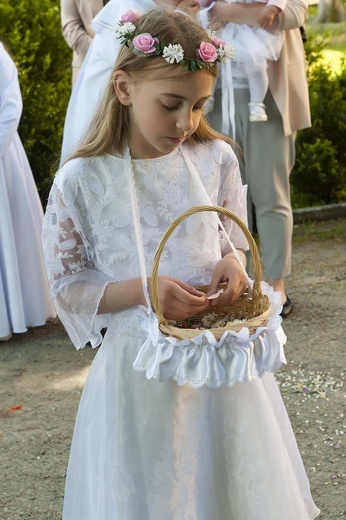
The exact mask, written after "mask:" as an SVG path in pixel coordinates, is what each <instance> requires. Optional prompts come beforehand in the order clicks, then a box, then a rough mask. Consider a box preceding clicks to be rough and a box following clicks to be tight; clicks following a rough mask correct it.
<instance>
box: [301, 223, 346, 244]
mask: <svg viewBox="0 0 346 520" xmlns="http://www.w3.org/2000/svg"><path fill="white" fill-rule="evenodd" d="M294 239H295V241H297V242H299V243H300V242H304V241H305V240H311V241H315V240H316V241H317V240H318V241H321V242H325V241H329V240H332V241H333V242H342V243H343V242H344V241H345V239H346V219H343V218H341V219H337V220H326V221H321V222H315V221H312V222H305V223H303V224H298V225H295V226H294Z"/></svg>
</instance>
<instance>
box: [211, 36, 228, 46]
mask: <svg viewBox="0 0 346 520" xmlns="http://www.w3.org/2000/svg"><path fill="white" fill-rule="evenodd" d="M212 43H213V45H215V47H222V48H224V46H225V45H226V44H227V42H225V40H221V38H216V37H215V38H213V39H212Z"/></svg>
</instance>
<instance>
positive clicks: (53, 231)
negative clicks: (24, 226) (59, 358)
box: [42, 184, 114, 349]
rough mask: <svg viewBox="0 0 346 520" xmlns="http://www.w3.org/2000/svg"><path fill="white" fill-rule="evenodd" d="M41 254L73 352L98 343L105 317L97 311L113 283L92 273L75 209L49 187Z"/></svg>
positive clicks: (93, 270) (79, 220) (85, 241)
mask: <svg viewBox="0 0 346 520" xmlns="http://www.w3.org/2000/svg"><path fill="white" fill-rule="evenodd" d="M42 242H43V250H44V256H45V262H46V268H47V274H48V279H49V283H50V286H51V294H52V297H53V299H54V302H55V305H56V309H57V312H58V315H59V318H60V319H61V321H62V323H63V325H64V327H65V328H66V330H67V332H68V334H69V336H70V338H71V340H72V342H73V344H74V345H75V347H76V348H77V349H79V348H83V347H84V346H85V344H86V343H88V342H90V343H91V345H92V346H93V347H96V346H97V345H99V344H100V343H101V340H102V335H101V332H100V331H101V329H102V328H103V327H106V326H107V323H108V320H109V315H98V314H97V309H98V305H99V302H100V299H101V298H102V295H103V292H104V289H105V287H106V286H107V285H108V283H110V282H112V281H114V280H112V279H111V278H110V277H108V276H106V275H104V274H103V273H101V272H99V271H96V270H95V269H94V267H93V263H92V261H91V260H90V255H88V241H87V239H86V237H85V236H84V233H83V225H82V217H81V211H80V209H79V208H76V207H75V206H74V205H73V204H69V203H66V201H64V197H63V194H62V192H61V191H60V190H59V188H58V186H57V185H56V184H54V185H53V187H52V190H51V193H50V196H49V200H48V204H47V209H46V214H45V219H44V224H43V233H42Z"/></svg>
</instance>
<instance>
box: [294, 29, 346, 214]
mask: <svg viewBox="0 0 346 520" xmlns="http://www.w3.org/2000/svg"><path fill="white" fill-rule="evenodd" d="M325 45H326V41H325V40H324V39H323V38H322V39H321V38H320V37H317V38H313V37H312V36H311V35H309V38H308V41H307V43H306V52H307V60H308V82H309V95H310V107H311V117H312V126H311V128H308V129H306V130H303V131H301V132H299V133H298V136H297V142H296V152H297V154H296V155H297V157H296V164H295V167H294V169H293V172H292V177H291V186H292V190H291V193H292V204H293V207H296V208H300V207H309V206H316V205H323V204H333V203H338V202H344V201H345V200H346V147H345V135H346V62H345V60H343V62H342V64H341V73H340V75H335V73H333V71H332V70H331V68H330V67H329V66H328V65H327V64H326V63H325V61H324V60H323V55H322V50H323V48H324V47H325Z"/></svg>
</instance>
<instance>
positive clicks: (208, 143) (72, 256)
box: [43, 8, 319, 520]
mask: <svg viewBox="0 0 346 520" xmlns="http://www.w3.org/2000/svg"><path fill="white" fill-rule="evenodd" d="M133 16H134V17H133ZM118 36H119V37H120V39H121V40H122V42H124V43H125V45H123V46H122V48H121V50H120V53H119V56H118V58H117V61H116V63H115V66H114V69H113V84H112V85H109V86H108V87H107V89H106V93H105V97H104V100H103V102H102V105H101V107H100V109H99V111H98V113H97V115H96V117H95V119H94V121H93V123H92V126H91V128H90V132H89V135H88V136H87V138H86V141H85V143H84V145H83V146H82V147H81V148H80V149H79V151H77V153H76V154H75V155H74V156H73V157H72V158H71V159H70V160H68V161H67V162H66V164H65V165H64V166H63V167H62V168H61V169H60V171H59V172H58V174H57V176H56V178H55V181H54V185H53V187H52V190H51V194H50V198H49V203H48V206H47V212H46V218H45V224H44V233H43V240H44V249H45V255H46V264H47V268H48V271H49V273H50V281H51V286H52V293H53V295H54V298H55V302H56V305H57V308H58V313H59V316H60V318H61V319H62V321H63V323H64V325H65V327H66V329H67V331H68V332H69V334H70V337H71V339H72V341H73V343H74V345H75V346H76V348H82V347H84V346H85V344H86V343H87V342H90V343H91V345H92V346H94V347H96V346H98V345H100V344H101V346H100V349H99V351H98V353H97V355H96V356H95V359H94V361H93V363H92V366H91V369H90V373H89V375H88V378H87V381H86V384H85V388H84V391H83V396H82V398H81V402H80V406H79V411H78V415H77V420H76V426H75V431H74V436H73V441H72V447H71V454H70V460H69V466H68V472H67V481H66V493H65V501H64V512H63V518H64V520H178V519H179V520H212V519H213V520H214V519H215V520H240V519H241V520H278V518H280V520H310V519H312V518H315V517H316V516H317V515H318V513H319V511H318V509H317V508H316V507H315V505H314V503H313V500H312V498H311V494H310V489H309V483H308V480H307V477H306V474H305V471H304V467H303V464H302V461H301V458H300V455H299V451H298V448H297V445H296V443H295V439H294V435H293V432H292V429H291V426H290V423H289V420H288V417H287V414H286V411H285V408H284V405H283V402H282V400H281V397H280V394H279V391H278V388H277V386H276V383H275V380H274V377H273V375H272V374H270V373H266V374H263V367H264V366H266V370H269V371H270V370H275V367H277V366H279V365H280V363H281V359H282V354H281V351H280V345H279V343H280V341H279V339H280V338H281V339H282V336H283V333H282V330H281V327H280V322H281V320H280V318H278V317H277V315H278V313H279V312H280V307H279V306H277V307H278V308H277V309H276V311H275V313H276V315H275V316H274V317H273V319H271V322H270V323H271V325H270V326H268V327H265V329H266V333H267V334H268V338H269V337H271V346H272V349H267V352H266V353H265V350H266V349H265V348H262V346H263V341H262V340H260V339H259V338H257V336H256V338H257V339H258V341H257V339H255V336H254V339H253V341H250V342H249V341H248V342H247V343H246V342H244V348H243V347H242V346H241V344H242V338H243V337H245V336H246V332H245V329H244V330H243V331H242V332H241V333H239V334H238V333H236V334H234V335H233V336H232V338H233V339H235V342H236V344H237V346H236V347H235V348H234V350H233V352H232V353H231V354H232V356H233V357H234V361H235V362H234V363H233V362H232V363H231V362H230V361H229V358H230V356H229V355H228V354H229V351H227V348H226V350H225V349H224V350H222V348H221V347H220V352H222V353H224V354H225V360H224V362H223V363H224V370H223V371H222V370H221V368H222V367H221V365H220V363H218V361H217V359H216V357H217V354H216V350H217V348H216V347H218V346H220V344H221V341H220V343H218V344H217V345H212V344H205V342H204V343H203V345H202V344H201V345H199V346H192V345H185V346H186V348H185V347H184V345H181V344H180V343H179V342H178V340H175V338H166V337H164V336H163V335H162V334H161V333H159V332H158V330H157V328H156V325H157V324H156V321H157V320H156V317H155V314H154V312H153V308H152V303H151V297H152V287H151V278H150V277H148V276H147V273H148V274H150V272H151V268H152V264H153V257H154V253H155V250H156V247H157V245H158V243H159V242H160V239H161V238H162V235H163V234H164V232H165V230H166V229H167V227H168V225H169V224H170V223H172V222H173V221H174V220H175V219H176V218H177V217H178V216H179V215H180V214H181V213H182V212H184V211H185V210H187V209H189V208H190V207H191V206H196V205H203V204H205V203H206V202H208V203H209V204H212V205H218V206H223V207H225V208H228V209H230V210H232V211H233V212H234V213H236V214H237V215H238V216H239V217H240V218H241V219H243V220H245V219H246V202H245V201H246V187H244V186H242V183H241V179H240V174H239V168H238V163H237V160H236V157H235V154H234V152H233V151H232V149H231V147H230V146H229V144H227V143H226V142H224V141H223V140H220V139H219V136H218V134H216V133H215V132H214V131H212V130H211V128H210V127H209V126H208V125H207V124H206V122H205V120H204V118H203V115H202V112H203V107H204V105H205V103H206V102H207V100H208V98H209V97H210V95H211V92H212V88H213V84H214V81H215V78H216V74H217V62H218V61H219V60H221V59H226V58H227V55H228V52H229V49H228V48H227V46H218V47H215V46H214V45H213V43H212V42H211V40H210V39H209V38H208V36H207V34H206V33H205V31H204V30H203V29H202V28H201V27H200V26H199V25H198V24H196V23H195V22H194V21H193V20H192V19H190V18H189V17H188V16H186V15H184V14H182V13H181V12H176V11H172V10H169V9H163V8H157V9H154V10H152V11H150V12H149V13H147V14H146V15H143V16H141V17H139V18H137V16H136V15H133V13H127V15H126V17H124V18H122V20H121V23H120V24H119V29H118ZM220 225H221V224H220ZM218 229H219V223H218V219H217V218H215V219H214V218H212V217H211V214H209V213H206V212H204V213H196V214H195V215H193V217H191V218H190V219H189V220H187V221H184V222H183V223H182V224H181V226H180V227H179V229H178V230H176V232H175V233H174V234H173V235H172V236H171V237H170V240H169V241H168V243H167V244H166V247H165V250H164V252H163V254H162V257H161V263H160V273H159V274H160V276H159V300H160V304H161V307H162V310H163V313H164V315H165V317H166V318H168V319H173V320H180V319H184V318H187V317H189V316H192V315H194V314H196V312H198V311H200V310H203V309H208V308H211V309H212V308H213V306H219V305H224V304H225V303H230V302H232V301H233V300H234V299H236V298H238V297H239V296H240V295H241V294H242V293H243V292H244V291H245V289H246V286H247V285H248V284H249V280H248V278H247V276H246V275H245V271H244V267H243V265H241V263H240V261H239V260H241V259H243V258H244V255H243V253H242V251H243V250H245V249H247V242H246V239H245V237H244V235H243V233H242V232H241V231H240V229H239V228H238V227H237V226H236V225H235V224H234V223H233V221H225V222H224V232H223V233H221V234H220V233H219V231H218ZM225 233H227V234H229V236H230V237H231V238H232V241H233V243H234V246H235V248H236V249H238V251H239V252H238V253H237V251H236V249H234V251H233V250H232V249H231V246H230V245H229V243H228V241H227V240H226V239H225ZM220 281H226V282H227V283H228V287H227V289H226V290H225V292H224V293H222V294H221V295H220V296H219V297H218V298H215V299H212V300H210V299H208V297H207V296H205V295H204V294H202V293H201V292H199V291H198V290H197V289H196V288H195V287H198V286H200V285H203V284H209V290H210V292H211V293H215V292H216V290H217V288H218V286H219V282H220ZM268 290H269V289H268ZM272 292H273V291H272ZM272 297H273V298H274V300H275V295H274V296H273V295H272ZM274 300H273V301H274ZM273 305H274V308H275V302H274V304H273ZM275 313H274V314H275ZM155 320H156V321H155ZM102 329H107V331H106V333H105V334H104V336H103V337H102V334H101V331H102ZM207 332H209V331H207ZM155 336H156V339H155ZM203 337H204V336H203ZM206 337H207V336H205V337H204V339H206ZM248 339H251V338H248ZM156 340H157V341H156ZM256 342H257V343H256ZM261 345H262V346H261ZM214 347H215V348H214ZM271 350H272V351H273V352H277V354H275V355H274V357H275V359H269V358H271ZM257 355H258V358H261V359H259V360H258V363H257V361H255V363H254V366H252V365H251V363H252V361H251V360H254V359H257ZM265 355H267V356H268V361H267V362H264V358H263V356H265ZM208 356H209V357H208ZM256 363H257V365H256ZM177 364H178V365H179V366H178V368H177ZM250 365H251V366H250ZM255 365H256V366H255ZM251 370H252V371H251ZM260 376H263V377H262V378H261V377H260ZM238 380H242V381H251V382H249V383H248V384H241V383H238V382H237V381H238Z"/></svg>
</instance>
